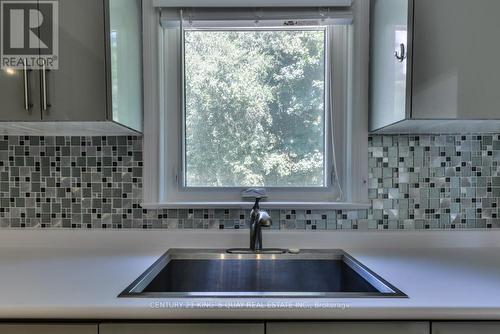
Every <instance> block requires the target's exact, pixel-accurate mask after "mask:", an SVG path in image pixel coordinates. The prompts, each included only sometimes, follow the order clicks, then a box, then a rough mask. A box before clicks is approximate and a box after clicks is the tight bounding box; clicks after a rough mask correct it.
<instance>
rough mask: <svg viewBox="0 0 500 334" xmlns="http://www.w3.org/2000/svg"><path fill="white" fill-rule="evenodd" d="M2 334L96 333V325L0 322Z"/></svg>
mask: <svg viewBox="0 0 500 334" xmlns="http://www.w3.org/2000/svg"><path fill="white" fill-rule="evenodd" d="M0 333H2V334H97V325H93V324H90V325H78V324H74V325H73V324H71V325H69V324H68V325H64V324H0Z"/></svg>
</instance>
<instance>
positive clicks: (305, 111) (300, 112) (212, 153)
mask: <svg viewBox="0 0 500 334" xmlns="http://www.w3.org/2000/svg"><path fill="white" fill-rule="evenodd" d="M325 34H326V32H325V30H323V29H318V30H252V31H248V30H246V31H241V30H240V31H235V30H233V31H203V30H186V31H185V60H184V61H185V135H186V138H185V152H184V154H185V166H186V171H185V173H186V174H185V183H186V186H188V187H252V186H262V187H323V186H325V171H324V169H325V168H324V166H325V37H326V36H325Z"/></svg>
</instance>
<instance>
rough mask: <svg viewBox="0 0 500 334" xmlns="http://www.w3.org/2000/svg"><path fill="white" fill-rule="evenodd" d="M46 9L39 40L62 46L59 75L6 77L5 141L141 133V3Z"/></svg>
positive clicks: (38, 71)
mask: <svg viewBox="0 0 500 334" xmlns="http://www.w3.org/2000/svg"><path fill="white" fill-rule="evenodd" d="M0 1H2V0H0ZM42 3H43V2H39V7H38V9H39V15H38V18H39V20H43V24H41V23H39V24H38V26H39V27H38V28H36V30H35V31H34V33H35V35H36V36H38V37H39V41H40V42H39V43H43V41H47V40H49V41H50V40H51V38H52V39H57V52H56V53H57V61H58V67H57V68H56V69H53V68H50V67H45V66H38V67H32V66H30V65H29V64H28V66H26V67H22V68H16V69H14V68H5V69H3V70H2V71H1V73H0V88H1V90H0V100H1V101H2V103H1V105H0V121H1V122H0V133H4V134H28V135H31V134H33V135H56V134H58V135H121V134H139V133H140V132H142V58H141V53H142V38H141V36H142V20H141V15H142V9H141V0H85V1H82V0H62V1H58V2H55V3H56V7H57V10H56V11H50V12H48V11H47V9H46V8H44V7H42V5H41V4H42ZM31 23H32V22H30V24H31ZM54 30H56V31H57V34H54ZM43 53H44V47H43V46H40V48H39V50H38V55H43Z"/></svg>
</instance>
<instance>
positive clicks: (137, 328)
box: [99, 323, 265, 334]
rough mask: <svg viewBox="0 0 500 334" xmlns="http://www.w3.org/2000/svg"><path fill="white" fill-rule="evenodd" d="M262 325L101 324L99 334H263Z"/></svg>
mask: <svg viewBox="0 0 500 334" xmlns="http://www.w3.org/2000/svg"><path fill="white" fill-rule="evenodd" d="M264 332H265V328H264V324H263V323H255V324H251V323H248V324H245V323H238V324H231V323H225V324H224V323H221V324H217V323H195V324H192V323H191V324H190V323H172V324H101V325H99V334H212V333H214V334H264Z"/></svg>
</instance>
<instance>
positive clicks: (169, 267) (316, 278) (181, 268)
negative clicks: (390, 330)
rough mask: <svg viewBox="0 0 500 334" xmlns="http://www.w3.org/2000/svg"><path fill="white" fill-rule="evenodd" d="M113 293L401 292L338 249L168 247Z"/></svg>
mask: <svg viewBox="0 0 500 334" xmlns="http://www.w3.org/2000/svg"><path fill="white" fill-rule="evenodd" d="M119 297H149V298H162V297H165V298H167V297H168V298H176V297H179V298H180V297H297V298H298V297H304V298H307V297H316V298H318V297H319V298H322V297H323V298H341V297H345V298H364V297H406V295H405V294H403V293H402V292H401V291H399V290H398V289H396V288H395V287H393V286H392V285H391V284H389V283H388V282H386V281H384V280H383V279H382V278H381V277H379V276H377V275H376V274H375V273H373V272H372V271H371V270H369V269H368V268H366V267H365V266H363V265H362V264H361V263H359V262H358V261H357V260H355V259H354V258H353V257H351V256H350V255H348V254H347V253H345V252H344V251H341V250H301V251H300V252H299V253H294V254H292V253H284V254H269V253H261V254H259V253H253V254H233V253H228V252H227V251H226V250H214V249H212V250H207V249H170V250H169V251H168V252H167V253H165V254H164V255H163V256H162V257H161V258H160V259H158V261H156V262H155V263H154V264H153V265H152V266H151V267H150V268H149V269H148V270H146V272H144V273H143V274H142V275H141V276H140V277H139V278H138V279H137V280H135V281H134V282H133V283H132V284H131V285H130V286H129V287H127V289H125V291H123V292H122V293H121V294H120V295H119Z"/></svg>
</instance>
